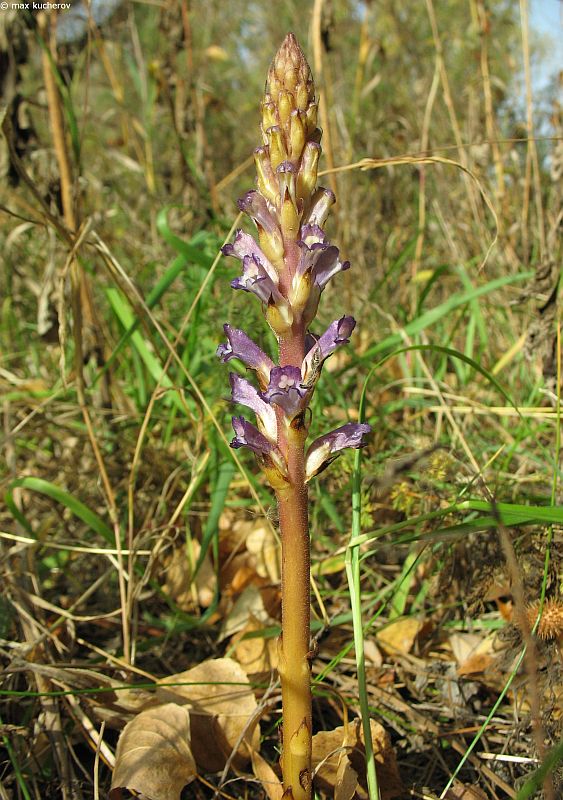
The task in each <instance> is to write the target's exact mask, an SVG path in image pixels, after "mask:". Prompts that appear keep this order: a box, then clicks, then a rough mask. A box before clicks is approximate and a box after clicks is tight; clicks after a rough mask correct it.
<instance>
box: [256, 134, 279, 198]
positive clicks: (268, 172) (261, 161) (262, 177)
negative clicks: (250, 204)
mask: <svg viewBox="0 0 563 800" xmlns="http://www.w3.org/2000/svg"><path fill="white" fill-rule="evenodd" d="M254 163H255V165H256V175H257V177H258V189H259V191H260V194H261V195H263V196H264V197H265V198H266V199H267V200H269V201H270V202H271V203H273V204H274V205H275V203H276V202H277V200H278V197H279V192H278V181H277V179H276V177H275V175H274V172H273V170H272V165H271V164H270V158H269V154H268V149H267V148H266V147H257V148H256V150H255V151H254Z"/></svg>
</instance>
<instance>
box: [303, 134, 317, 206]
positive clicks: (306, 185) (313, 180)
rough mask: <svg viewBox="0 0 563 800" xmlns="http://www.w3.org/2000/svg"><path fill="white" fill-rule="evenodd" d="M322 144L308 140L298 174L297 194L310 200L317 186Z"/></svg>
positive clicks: (306, 200)
mask: <svg viewBox="0 0 563 800" xmlns="http://www.w3.org/2000/svg"><path fill="white" fill-rule="evenodd" d="M320 154H321V146H320V144H317V143H316V142H307V144H306V145H305V149H304V150H303V157H302V159H301V164H300V166H299V173H298V175H297V196H298V197H301V198H303V200H305V202H308V200H309V198H310V197H311V195H312V193H313V192H314V191H315V188H316V186H317V172H318V167H319V156H320Z"/></svg>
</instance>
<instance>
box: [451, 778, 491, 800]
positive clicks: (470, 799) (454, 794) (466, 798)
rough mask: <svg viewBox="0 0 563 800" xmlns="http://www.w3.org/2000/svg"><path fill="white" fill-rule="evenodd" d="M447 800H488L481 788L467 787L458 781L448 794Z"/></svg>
mask: <svg viewBox="0 0 563 800" xmlns="http://www.w3.org/2000/svg"><path fill="white" fill-rule="evenodd" d="M445 800H487V795H486V794H485V792H484V791H483V790H482V789H480V788H479V786H466V785H465V784H464V783H458V782H457V781H456V782H455V783H454V785H453V786H452V787H451V788H450V789H448V791H447V792H446V797H445Z"/></svg>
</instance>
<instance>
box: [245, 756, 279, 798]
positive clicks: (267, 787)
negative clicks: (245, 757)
mask: <svg viewBox="0 0 563 800" xmlns="http://www.w3.org/2000/svg"><path fill="white" fill-rule="evenodd" d="M250 757H251V759H252V770H253V772H254V774H255V775H256V777H257V778H258V780H259V781H260V783H261V784H262V788H263V789H264V791H265V792H266V794H267V795H268V800H282V797H283V786H282V784H281V782H280V780H279V778H278V776H277V775H276V773H275V772H274V770H273V769H272V767H271V766H270V765H269V764H268V762H267V761H266V760H265V759H264V758H262V756H261V755H260V753H258V752H257V751H256V750H253V751H252V753H251V756H250Z"/></svg>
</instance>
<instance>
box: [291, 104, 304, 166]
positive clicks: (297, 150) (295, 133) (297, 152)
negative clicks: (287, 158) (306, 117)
mask: <svg viewBox="0 0 563 800" xmlns="http://www.w3.org/2000/svg"><path fill="white" fill-rule="evenodd" d="M289 144H290V150H291V158H292V160H293V161H297V160H298V159H300V158H301V154H302V152H303V148H304V147H305V126H304V125H303V120H302V119H301V114H300V113H299V111H297V110H295V111H292V112H291V117H290V124H289Z"/></svg>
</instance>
